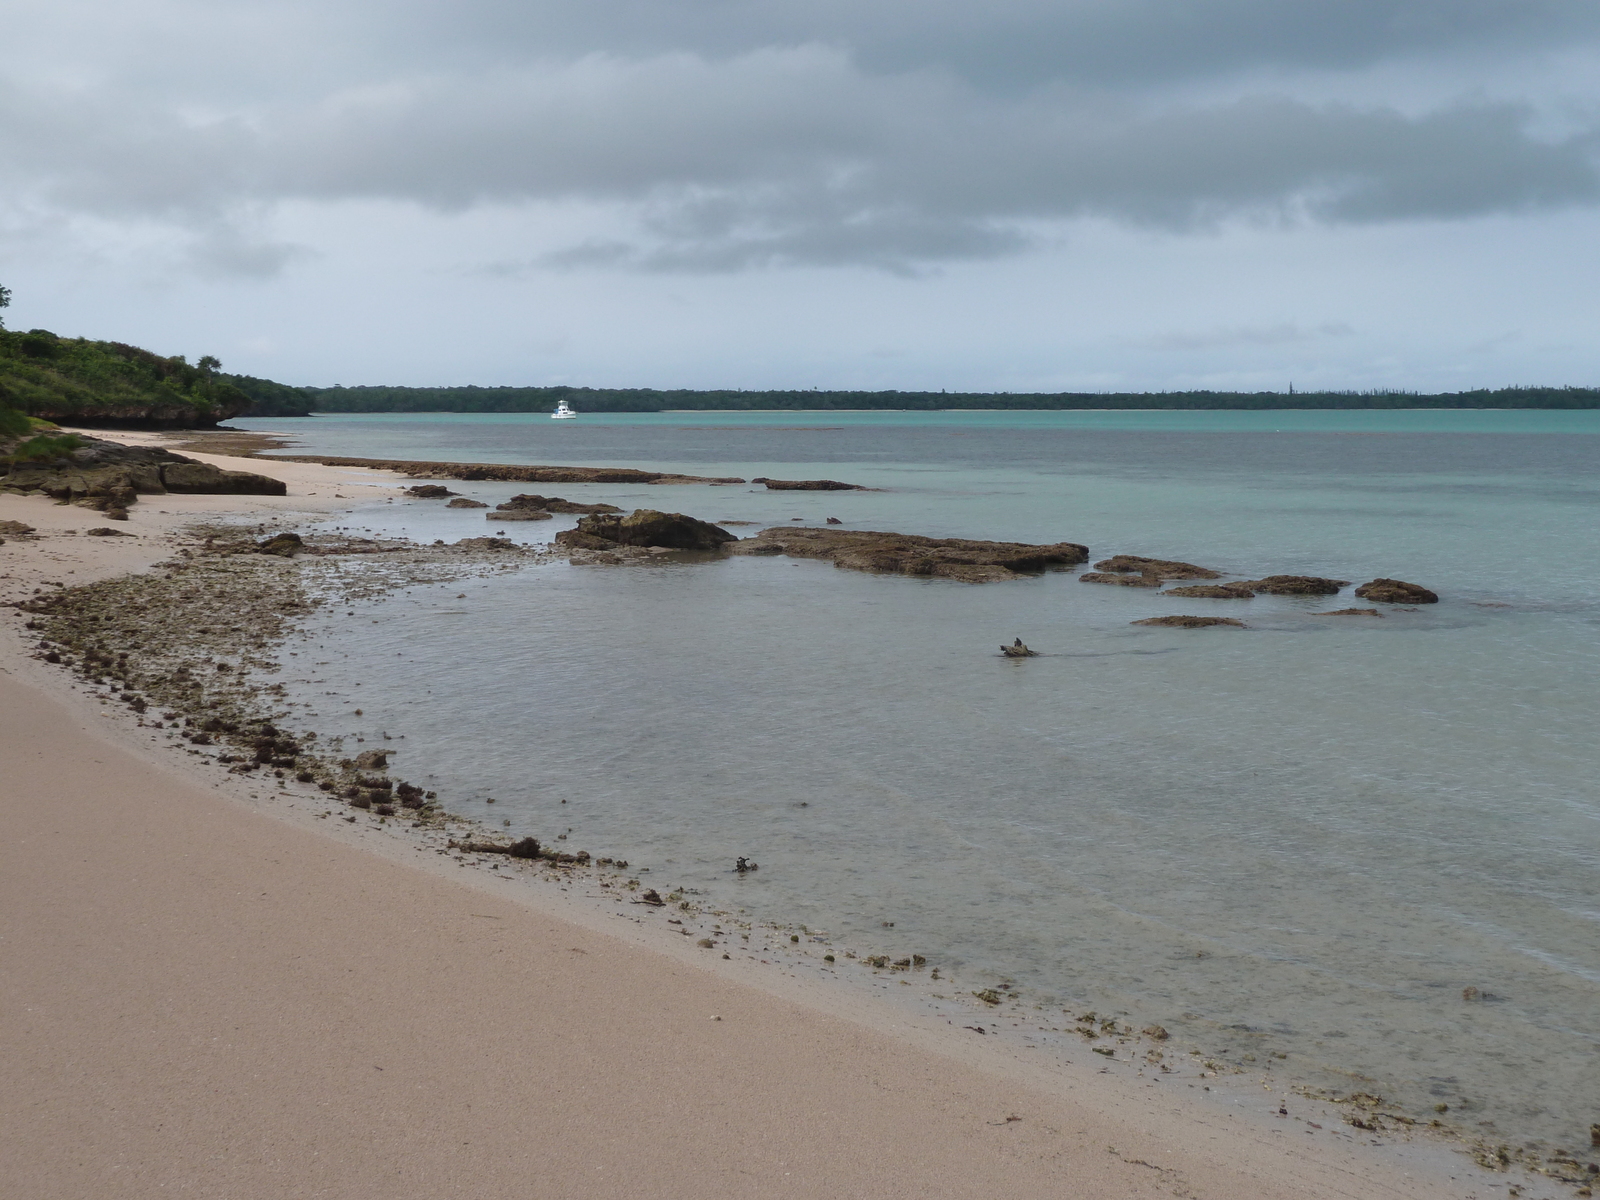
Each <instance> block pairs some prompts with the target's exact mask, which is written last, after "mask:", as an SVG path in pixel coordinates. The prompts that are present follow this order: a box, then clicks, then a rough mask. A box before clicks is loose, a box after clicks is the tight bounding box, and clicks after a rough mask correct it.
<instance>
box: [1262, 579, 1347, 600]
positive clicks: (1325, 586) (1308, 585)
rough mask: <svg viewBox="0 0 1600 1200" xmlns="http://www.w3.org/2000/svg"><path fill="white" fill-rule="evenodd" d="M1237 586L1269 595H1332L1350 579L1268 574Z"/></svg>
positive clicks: (1345, 585)
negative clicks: (1263, 577)
mask: <svg viewBox="0 0 1600 1200" xmlns="http://www.w3.org/2000/svg"><path fill="white" fill-rule="evenodd" d="M1237 586H1239V587H1247V588H1249V589H1250V590H1251V591H1253V592H1256V593H1258V594H1266V595H1269V596H1332V595H1333V594H1335V593H1336V592H1338V590H1339V589H1340V588H1344V587H1349V586H1350V581H1349V580H1348V579H1323V578H1321V577H1320V576H1317V575H1268V576H1267V577H1266V578H1265V579H1251V580H1248V581H1246V582H1244V583H1240V584H1238V585H1237Z"/></svg>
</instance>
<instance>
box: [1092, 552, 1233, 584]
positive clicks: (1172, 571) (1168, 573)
mask: <svg viewBox="0 0 1600 1200" xmlns="http://www.w3.org/2000/svg"><path fill="white" fill-rule="evenodd" d="M1094 569H1095V570H1096V571H1111V572H1116V573H1118V574H1124V575H1125V574H1135V575H1155V576H1158V577H1160V578H1161V579H1221V578H1222V576H1221V575H1220V574H1218V573H1217V572H1216V571H1213V570H1211V568H1209V567H1197V566H1195V564H1194V563H1186V562H1175V561H1174V560H1172V559H1169V558H1145V557H1144V556H1143V555H1139V554H1113V555H1112V556H1111V557H1110V558H1105V559H1101V560H1100V561H1099V562H1097V563H1095V565H1094Z"/></svg>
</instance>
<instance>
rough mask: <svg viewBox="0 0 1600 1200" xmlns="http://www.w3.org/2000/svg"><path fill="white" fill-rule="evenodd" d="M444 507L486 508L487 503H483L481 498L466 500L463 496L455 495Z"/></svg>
mask: <svg viewBox="0 0 1600 1200" xmlns="http://www.w3.org/2000/svg"><path fill="white" fill-rule="evenodd" d="M445 507H446V508H488V507H489V506H488V505H487V504H485V503H484V502H483V501H482V500H468V499H467V498H466V497H465V496H457V497H456V498H455V499H454V500H452V501H450V503H449V504H446V505H445Z"/></svg>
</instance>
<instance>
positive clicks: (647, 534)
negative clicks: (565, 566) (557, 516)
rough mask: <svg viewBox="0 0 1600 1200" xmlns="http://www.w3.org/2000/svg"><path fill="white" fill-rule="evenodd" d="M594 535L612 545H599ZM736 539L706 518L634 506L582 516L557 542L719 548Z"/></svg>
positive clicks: (580, 544) (558, 537)
mask: <svg viewBox="0 0 1600 1200" xmlns="http://www.w3.org/2000/svg"><path fill="white" fill-rule="evenodd" d="M569 535H581V537H577V536H569ZM595 539H597V540H598V541H601V542H609V543H612V544H613V545H612V546H601V545H597V544H595V541H594V540H595ZM737 540H738V539H737V538H736V537H735V536H734V535H733V534H731V533H729V532H728V531H727V530H726V529H719V528H718V527H717V526H715V525H712V524H711V523H709V522H707V521H700V520H697V519H696V518H694V517H686V516H684V515H683V514H682V513H664V512H657V511H656V510H655V509H653V508H639V509H635V510H634V511H633V512H631V513H629V514H628V515H627V516H625V517H619V516H616V515H615V514H612V513H596V514H594V515H593V516H587V517H583V518H582V519H580V520H579V521H578V527H577V529H575V530H563V531H562V532H561V533H558V534H556V542H557V543H558V544H560V545H564V546H576V547H586V548H589V549H597V550H602V549H611V548H613V547H614V546H616V545H622V546H663V547H665V548H667V549H669V550H720V549H721V548H722V547H723V546H725V545H727V544H728V543H729V542H733V541H737Z"/></svg>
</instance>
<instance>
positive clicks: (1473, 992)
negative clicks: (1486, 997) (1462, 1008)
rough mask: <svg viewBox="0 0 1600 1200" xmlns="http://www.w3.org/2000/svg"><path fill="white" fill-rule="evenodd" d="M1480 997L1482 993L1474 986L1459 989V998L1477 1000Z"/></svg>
mask: <svg viewBox="0 0 1600 1200" xmlns="http://www.w3.org/2000/svg"><path fill="white" fill-rule="evenodd" d="M1482 997H1483V993H1482V992H1480V991H1479V990H1478V989H1477V988H1475V987H1464V988H1462V989H1461V998H1462V999H1463V1000H1478V999H1481V998H1482Z"/></svg>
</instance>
